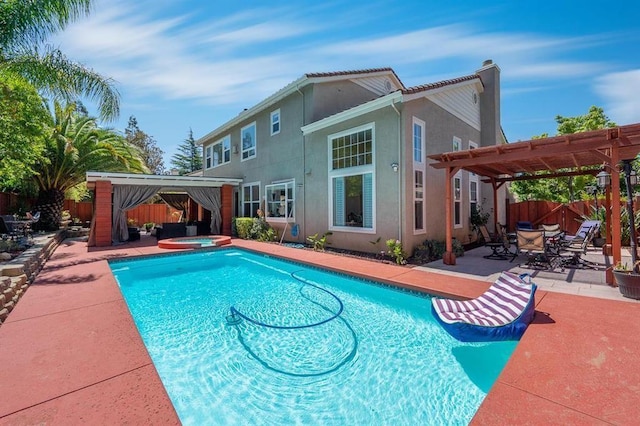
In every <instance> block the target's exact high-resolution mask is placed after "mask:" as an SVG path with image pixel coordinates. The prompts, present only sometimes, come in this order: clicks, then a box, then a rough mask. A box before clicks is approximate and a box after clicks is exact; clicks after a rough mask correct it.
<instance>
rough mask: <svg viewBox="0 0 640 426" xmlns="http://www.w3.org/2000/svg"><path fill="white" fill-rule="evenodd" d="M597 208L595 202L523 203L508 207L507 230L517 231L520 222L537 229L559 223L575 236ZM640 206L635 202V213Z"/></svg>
mask: <svg viewBox="0 0 640 426" xmlns="http://www.w3.org/2000/svg"><path fill="white" fill-rule="evenodd" d="M620 204H621V208H623V209H624V208H625V206H626V202H621V203H620ZM591 206H595V202H594V201H593V200H589V201H576V202H573V203H568V204H560V203H554V202H552V201H523V202H520V203H512V204H508V205H507V229H508V230H510V231H511V230H514V229H516V223H517V222H518V221H529V222H531V223H532V224H533V227H534V228H537V227H538V226H539V225H541V224H543V223H547V224H551V223H559V224H560V228H561V229H563V230H566V231H567V232H569V233H570V234H574V233H576V232H577V231H578V229H579V228H580V223H581V222H582V221H583V220H584V216H590V215H591V213H592V211H593V210H592V207H591ZM598 206H602V200H599V201H598ZM639 206H640V202H639V200H638V199H637V198H636V199H635V200H634V211H635V212H637V211H639V210H638V207H639Z"/></svg>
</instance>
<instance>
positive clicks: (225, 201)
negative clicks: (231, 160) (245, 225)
mask: <svg viewBox="0 0 640 426" xmlns="http://www.w3.org/2000/svg"><path fill="white" fill-rule="evenodd" d="M220 200H221V203H222V207H221V212H220V213H221V215H222V229H221V231H222V235H229V236H231V219H232V216H233V186H231V185H222V188H220Z"/></svg>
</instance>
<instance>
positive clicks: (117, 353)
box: [0, 238, 640, 425]
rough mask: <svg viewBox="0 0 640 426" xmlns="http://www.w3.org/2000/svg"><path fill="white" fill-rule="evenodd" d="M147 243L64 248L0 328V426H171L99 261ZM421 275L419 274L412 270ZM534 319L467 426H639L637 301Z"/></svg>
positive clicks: (545, 299) (405, 280)
mask: <svg viewBox="0 0 640 426" xmlns="http://www.w3.org/2000/svg"><path fill="white" fill-rule="evenodd" d="M233 245H234V246H236V247H245V248H249V249H252V250H258V251H262V252H266V253H269V254H271V255H274V256H283V257H288V258H292V259H295V260H297V261H303V262H308V263H312V264H314V265H319V266H323V267H326V268H330V269H334V270H339V271H347V272H349V273H353V274H357V275H360V276H363V277H367V278H372V279H377V280H381V281H384V282H388V283H394V284H397V285H402V286H405V287H410V288H414V289H422V290H426V291H428V292H430V293H433V294H452V295H457V296H462V297H475V296H477V295H479V294H480V293H481V292H482V291H484V290H485V289H486V288H487V287H488V286H489V283H487V282H483V281H478V280H471V279H468V278H463V277H456V276H450V275H445V274H440V273H435V272H429V271H424V270H419V269H415V268H407V267H399V266H395V265H390V264H382V263H373V262H370V261H367V260H360V259H354V258H351V257H344V256H337V255H332V254H322V253H315V252H312V251H307V250H299V249H293V248H288V247H283V246H279V245H277V244H264V243H256V242H252V241H243V240H233ZM159 252H162V253H166V252H167V251H166V250H162V249H159V248H157V246H156V245H155V239H151V238H143V239H142V240H141V241H139V242H136V243H130V244H127V245H123V246H119V247H105V248H99V249H98V248H91V249H89V251H88V250H87V244H86V242H82V241H79V240H65V241H64V242H63V243H62V244H61V246H60V247H59V248H58V249H57V250H56V252H55V253H54V255H53V256H52V257H51V258H50V260H49V261H48V262H47V264H46V266H45V267H44V269H43V270H42V271H41V272H40V274H39V275H38V278H37V279H36V281H35V283H34V284H33V285H32V286H31V287H30V288H29V289H28V291H27V292H26V294H25V295H24V296H23V297H22V299H21V300H20V302H19V303H18V305H17V307H16V308H15V309H14V311H13V312H11V314H10V315H9V317H8V318H7V320H6V322H5V323H4V324H3V325H2V326H0V365H1V366H2V368H1V369H0V386H1V389H2V398H0V424H2V425H14V424H15V425H24V424H49V425H51V424H53V425H55V424H64V425H69V424H80V423H82V424H87V423H99V424H179V420H178V418H177V416H176V413H175V411H174V409H173V406H172V405H171V402H170V400H169V398H168V396H167V394H166V392H165V390H164V388H163V386H162V383H161V382H160V379H159V377H158V375H157V372H156V370H155V368H154V366H153V364H152V362H151V359H150V358H149V355H148V353H147V351H146V349H145V347H144V345H143V343H142V340H141V338H140V336H139V334H138V332H137V330H136V328H135V325H134V323H133V320H132V318H131V316H130V315H129V312H128V309H127V306H126V304H125V302H124V300H123V298H122V295H121V293H120V290H119V288H118V286H117V284H116V282H115V280H114V278H113V276H112V275H111V272H110V270H109V267H108V265H107V260H108V259H109V258H113V257H123V256H126V257H131V256H138V255H144V254H153V253H159ZM421 269H422V268H421ZM536 301H537V304H536V310H537V314H536V319H535V321H534V323H533V324H532V325H531V326H530V327H529V329H528V330H527V332H526V334H525V335H524V337H523V338H522V340H521V342H520V344H519V345H518V347H517V348H516V350H515V352H514V354H513V356H512V358H511V359H510V361H509V362H508V364H507V366H506V367H505V369H504V371H503V372H502V374H501V375H500V377H499V378H498V381H497V382H496V383H495V385H494V386H493V388H492V389H491V391H490V392H489V394H488V396H487V398H486V399H485V401H484V402H483V404H482V405H481V406H480V409H479V410H478V412H477V414H476V416H475V417H474V419H473V422H472V423H473V424H491V425H495V424H580V425H582V424H637V421H638V419H640V406H639V405H638V404H637V401H639V400H640V367H639V366H638V365H636V362H638V360H637V350H638V347H639V343H640V321H639V317H640V303H635V302H625V301H615V300H605V299H598V298H592V297H582V296H575V295H568V294H561V293H554V292H545V291H539V292H538V293H537V298H536Z"/></svg>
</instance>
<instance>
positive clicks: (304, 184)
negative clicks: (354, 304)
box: [296, 86, 307, 242]
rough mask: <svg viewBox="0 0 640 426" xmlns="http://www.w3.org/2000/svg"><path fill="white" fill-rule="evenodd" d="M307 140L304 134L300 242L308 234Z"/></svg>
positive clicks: (298, 90)
mask: <svg viewBox="0 0 640 426" xmlns="http://www.w3.org/2000/svg"><path fill="white" fill-rule="evenodd" d="M296 91H297V92H298V93H300V96H302V125H303V126H304V125H305V124H306V116H305V105H304V93H303V92H302V91H301V90H300V87H299V86H296ZM306 140H307V137H306V136H305V134H304V133H303V134H302V194H303V197H302V212H303V214H302V227H301V228H302V229H299V230H298V237H297V239H298V241H299V240H300V236H301V235H304V234H303V232H304V233H306V232H307V226H306V224H307V192H306V188H307V149H306ZM302 241H303V242H304V241H305V240H304V238H303V240H302Z"/></svg>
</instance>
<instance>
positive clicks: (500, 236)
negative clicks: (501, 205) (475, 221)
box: [480, 224, 509, 260]
mask: <svg viewBox="0 0 640 426" xmlns="http://www.w3.org/2000/svg"><path fill="white" fill-rule="evenodd" d="M480 234H482V238H483V239H484V246H485V247H489V248H490V249H491V254H488V255H486V256H483V257H484V258H485V259H496V260H505V259H508V258H509V239H508V238H507V235H506V234H505V232H504V231H503V230H502V225H500V224H498V232H497V233H496V234H495V235H494V236H492V235H491V234H490V233H489V230H488V229H487V226H486V225H480Z"/></svg>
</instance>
